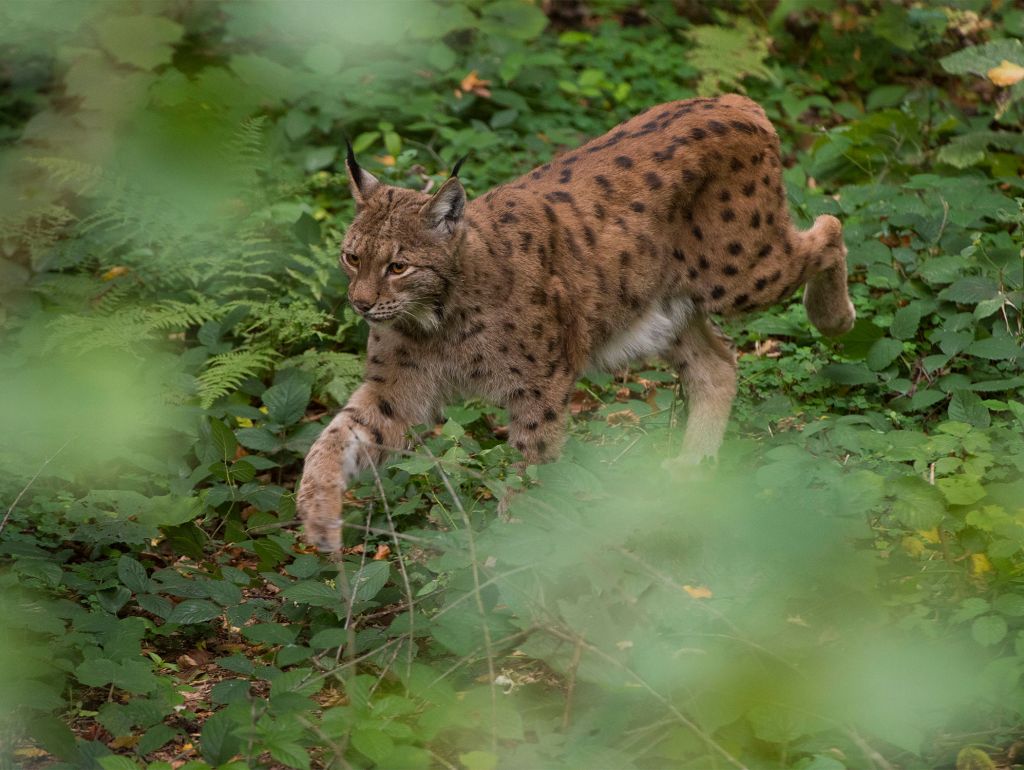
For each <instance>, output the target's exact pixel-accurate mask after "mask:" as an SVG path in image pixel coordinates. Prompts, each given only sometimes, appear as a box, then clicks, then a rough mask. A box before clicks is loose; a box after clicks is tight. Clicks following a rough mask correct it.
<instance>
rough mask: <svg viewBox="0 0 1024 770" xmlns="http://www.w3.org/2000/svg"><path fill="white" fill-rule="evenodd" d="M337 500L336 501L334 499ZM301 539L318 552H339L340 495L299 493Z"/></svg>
mask: <svg viewBox="0 0 1024 770" xmlns="http://www.w3.org/2000/svg"><path fill="white" fill-rule="evenodd" d="M335 497H336V498H337V499H336V500H335V499H334V498H335ZM298 502H299V505H298V508H299V514H300V515H301V517H302V522H303V528H302V538H303V540H305V541H306V542H307V543H309V544H310V545H312V546H314V547H315V548H316V549H317V550H319V551H325V552H334V551H339V550H341V494H340V492H339V493H338V494H337V495H336V496H335V495H325V494H319V495H317V494H310V495H303V494H302V493H301V492H300V493H299V501H298Z"/></svg>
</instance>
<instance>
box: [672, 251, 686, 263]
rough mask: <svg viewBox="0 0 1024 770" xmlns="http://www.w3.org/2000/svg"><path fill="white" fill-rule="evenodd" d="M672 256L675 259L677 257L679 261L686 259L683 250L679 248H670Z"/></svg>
mask: <svg viewBox="0 0 1024 770" xmlns="http://www.w3.org/2000/svg"><path fill="white" fill-rule="evenodd" d="M672 256H673V257H675V258H676V259H678V260H679V261H680V262H685V261H686V255H685V254H684V253H683V250H682V249H680V248H675V249H672Z"/></svg>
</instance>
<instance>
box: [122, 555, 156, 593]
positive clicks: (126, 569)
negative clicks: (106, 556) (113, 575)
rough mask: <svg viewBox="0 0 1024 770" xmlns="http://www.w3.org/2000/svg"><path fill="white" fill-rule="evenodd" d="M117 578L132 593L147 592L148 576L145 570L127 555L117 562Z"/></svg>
mask: <svg viewBox="0 0 1024 770" xmlns="http://www.w3.org/2000/svg"><path fill="white" fill-rule="evenodd" d="M117 577H118V579H119V580H120V581H121V582H122V583H123V584H124V585H125V587H126V588H128V589H129V590H130V591H131V592H132V593H136V594H140V593H145V592H147V591H149V576H148V575H147V574H146V568H145V567H143V566H142V565H141V564H140V563H139V562H137V561H136V560H135V559H133V558H132V557H131V556H129V555H128V554H124V555H123V556H121V558H120V559H118V560H117Z"/></svg>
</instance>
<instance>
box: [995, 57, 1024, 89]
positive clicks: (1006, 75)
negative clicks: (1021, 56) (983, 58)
mask: <svg viewBox="0 0 1024 770" xmlns="http://www.w3.org/2000/svg"><path fill="white" fill-rule="evenodd" d="M986 74H987V75H988V79H989V80H991V81H992V82H993V83H995V84H996V85H997V86H1003V87H1005V86H1012V85H1014V84H1015V83H1019V82H1020V81H1021V80H1024V67H1022V66H1020V65H1019V64H1014V63H1013V62H1010V61H1007V60H1006V59H1003V60H1002V62H1000V64H999V66H998V67H993V68H992V69H990V70H989V71H988V73H986Z"/></svg>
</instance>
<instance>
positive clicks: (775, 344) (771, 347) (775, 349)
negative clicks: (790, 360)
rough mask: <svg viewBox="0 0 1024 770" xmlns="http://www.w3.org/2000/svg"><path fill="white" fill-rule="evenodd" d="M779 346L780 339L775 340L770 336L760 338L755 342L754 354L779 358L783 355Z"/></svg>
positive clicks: (760, 356)
mask: <svg viewBox="0 0 1024 770" xmlns="http://www.w3.org/2000/svg"><path fill="white" fill-rule="evenodd" d="M779 347H780V345H779V341H778V340H773V339H771V338H770V337H769V338H768V339H764V340H758V341H757V342H755V343H754V355H755V356H757V357H758V358H778V357H779V356H781V355H782V353H781V352H780V350H779Z"/></svg>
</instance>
